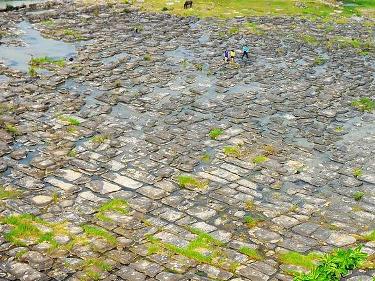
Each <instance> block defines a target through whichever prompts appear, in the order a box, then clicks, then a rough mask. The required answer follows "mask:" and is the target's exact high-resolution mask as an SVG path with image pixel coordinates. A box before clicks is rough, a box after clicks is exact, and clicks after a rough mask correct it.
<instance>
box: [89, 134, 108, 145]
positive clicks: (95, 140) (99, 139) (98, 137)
mask: <svg viewBox="0 0 375 281" xmlns="http://www.w3.org/2000/svg"><path fill="white" fill-rule="evenodd" d="M107 139H108V136H107V135H96V136H94V137H92V138H91V141H92V142H93V143H104V142H105V141H106V140H107Z"/></svg>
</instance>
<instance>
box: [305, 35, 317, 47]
mask: <svg viewBox="0 0 375 281" xmlns="http://www.w3.org/2000/svg"><path fill="white" fill-rule="evenodd" d="M302 40H303V42H305V43H307V44H308V45H311V46H317V45H319V40H318V38H316V37H315V36H313V35H308V34H304V35H303V36H302Z"/></svg>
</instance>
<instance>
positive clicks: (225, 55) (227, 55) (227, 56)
mask: <svg viewBox="0 0 375 281" xmlns="http://www.w3.org/2000/svg"><path fill="white" fill-rule="evenodd" d="M224 61H225V62H229V51H228V50H225V52H224Z"/></svg>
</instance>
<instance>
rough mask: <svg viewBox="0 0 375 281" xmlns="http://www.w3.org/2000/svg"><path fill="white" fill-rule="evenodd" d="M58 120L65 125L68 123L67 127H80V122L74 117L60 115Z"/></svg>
mask: <svg viewBox="0 0 375 281" xmlns="http://www.w3.org/2000/svg"><path fill="white" fill-rule="evenodd" d="M58 118H59V119H60V120H61V121H63V122H66V123H68V125H71V126H79V125H81V122H80V121H79V120H78V119H76V118H74V117H71V116H66V115H60V116H59V117H58Z"/></svg>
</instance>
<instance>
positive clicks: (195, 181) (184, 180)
mask: <svg viewBox="0 0 375 281" xmlns="http://www.w3.org/2000/svg"><path fill="white" fill-rule="evenodd" d="M177 182H178V184H179V185H180V186H181V187H188V188H189V187H190V188H199V189H203V188H206V187H207V186H208V181H207V180H204V179H199V178H196V177H193V176H189V175H180V176H178V178H177Z"/></svg>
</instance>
